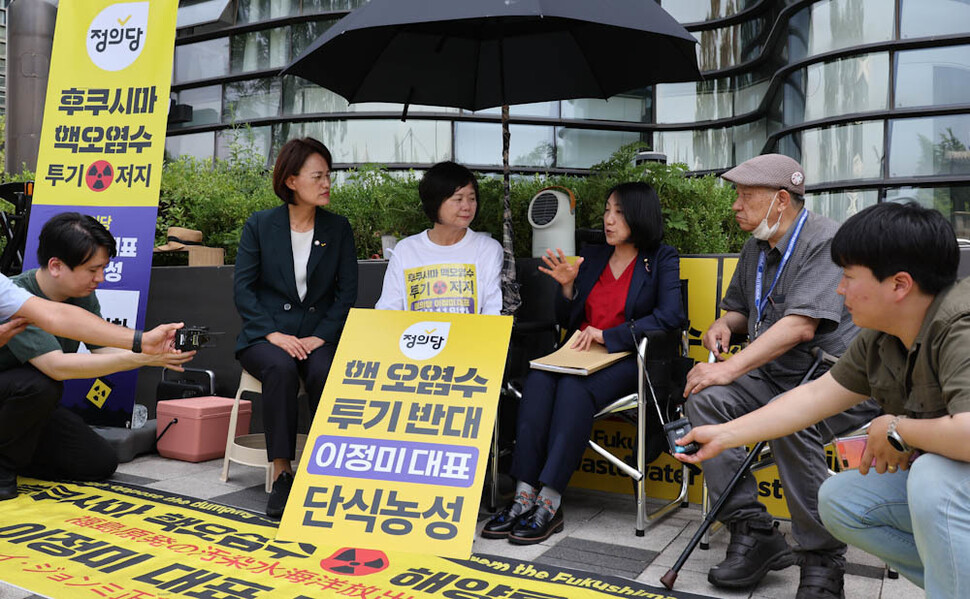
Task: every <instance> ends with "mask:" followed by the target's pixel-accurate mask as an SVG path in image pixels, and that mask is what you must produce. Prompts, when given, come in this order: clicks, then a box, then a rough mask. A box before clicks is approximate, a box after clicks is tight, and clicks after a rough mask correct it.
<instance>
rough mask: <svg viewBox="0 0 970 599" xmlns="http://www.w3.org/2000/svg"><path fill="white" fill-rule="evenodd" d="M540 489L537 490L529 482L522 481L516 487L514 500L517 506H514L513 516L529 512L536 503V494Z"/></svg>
mask: <svg viewBox="0 0 970 599" xmlns="http://www.w3.org/2000/svg"><path fill="white" fill-rule="evenodd" d="M538 491H539V489H536V488H535V487H533V486H532V485H530V484H529V483H527V482H522V481H521V480H520V481H519V482H518V483H517V484H516V485H515V497H514V498H513V499H512V500H513V501H514V502H515V505H513V506H512V515H513V516H518V515H519V514H521V513H523V512H526V511H528V510H529V509H530V508H531V507H532V506H533V505H535V502H536V493H538Z"/></svg>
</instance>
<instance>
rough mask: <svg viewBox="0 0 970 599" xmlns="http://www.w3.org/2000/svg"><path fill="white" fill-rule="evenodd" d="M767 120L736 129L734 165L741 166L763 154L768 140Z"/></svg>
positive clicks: (737, 126) (760, 120)
mask: <svg viewBox="0 0 970 599" xmlns="http://www.w3.org/2000/svg"><path fill="white" fill-rule="evenodd" d="M766 129H767V124H766V122H765V119H759V120H757V121H754V122H753V123H748V124H746V125H736V126H735V127H734V132H733V138H734V164H741V163H742V162H744V161H745V160H748V159H749V158H754V157H755V156H758V155H760V154H761V151H762V150H763V149H764V147H765V142H766V141H767V139H768V132H767V130H766Z"/></svg>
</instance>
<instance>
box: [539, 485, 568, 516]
mask: <svg viewBox="0 0 970 599" xmlns="http://www.w3.org/2000/svg"><path fill="white" fill-rule="evenodd" d="M536 503H538V504H539V507H540V508H542V509H544V510H549V513H551V514H555V513H556V510H558V509H559V504H560V503H562V493H560V492H559V491H557V490H555V489H553V488H552V487H542V491H540V492H539V497H537V498H536Z"/></svg>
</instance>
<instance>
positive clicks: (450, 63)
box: [283, 0, 700, 314]
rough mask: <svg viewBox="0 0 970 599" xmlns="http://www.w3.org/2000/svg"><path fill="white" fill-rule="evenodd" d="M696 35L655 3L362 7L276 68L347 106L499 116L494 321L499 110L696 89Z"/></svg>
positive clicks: (373, 2) (511, 302)
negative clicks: (653, 88) (660, 88)
mask: <svg viewBox="0 0 970 599" xmlns="http://www.w3.org/2000/svg"><path fill="white" fill-rule="evenodd" d="M696 43H697V42H696V40H695V39H694V37H693V36H692V35H691V34H690V33H688V32H687V30H685V29H684V28H683V27H682V26H681V25H680V24H678V23H677V21H675V20H674V19H673V17H671V16H670V15H669V14H667V13H666V12H665V11H664V10H663V9H662V8H661V7H660V5H659V4H658V3H657V2H655V1H654V0H370V1H369V2H368V3H367V4H365V5H363V6H361V7H360V8H358V9H357V10H355V11H354V12H352V13H350V14H349V15H347V16H346V17H344V18H343V19H341V20H340V21H338V22H337V23H336V24H334V26H333V27H331V28H330V29H329V30H327V32H326V33H324V34H323V35H322V36H321V37H320V38H319V39H318V40H316V41H315V42H314V43H313V44H311V45H310V46H309V47H308V48H307V49H306V51H305V52H303V54H302V55H301V56H300V57H299V58H297V59H296V60H295V61H293V62H292V63H291V64H290V65H289V66H288V67H286V68H285V69H284V70H283V74H289V75H297V76H300V77H303V78H304V79H307V80H309V81H311V82H313V83H316V84H318V85H320V86H323V87H325V88H327V89H329V90H331V91H334V92H336V93H338V94H340V95H341V96H343V97H344V98H346V99H347V100H348V101H349V102H350V103H356V102H398V103H402V104H404V105H405V108H404V111H405V115H406V114H407V107H408V106H409V105H410V104H427V105H432V106H450V107H456V108H464V109H466V110H480V109H483V108H491V107H495V106H503V110H502V127H503V135H502V138H503V151H502V159H503V166H504V172H505V205H504V223H503V246H504V248H505V264H504V266H503V270H502V283H503V289H502V291H503V293H502V295H503V313H505V314H512V313H514V312H515V309H516V308H517V307H518V305H519V303H520V302H519V295H518V285H517V284H516V283H515V261H514V255H513V253H512V216H511V208H510V198H509V165H508V143H509V133H508V105H509V104H526V103H530V102H545V101H550V100H568V99H572V98H608V97H610V96H614V95H616V94H618V93H622V92H626V91H629V90H632V89H637V88H641V87H644V86H646V85H651V84H653V83H658V82H674V81H693V80H696V79H700V72H699V70H698V68H697V59H696V55H695V52H694V46H695V44H696Z"/></svg>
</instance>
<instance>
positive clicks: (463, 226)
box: [375, 162, 502, 314]
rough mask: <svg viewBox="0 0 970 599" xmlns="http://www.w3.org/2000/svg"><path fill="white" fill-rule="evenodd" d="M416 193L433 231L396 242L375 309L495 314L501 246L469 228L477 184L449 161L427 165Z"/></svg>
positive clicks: (499, 296)
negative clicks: (427, 167)
mask: <svg viewBox="0 0 970 599" xmlns="http://www.w3.org/2000/svg"><path fill="white" fill-rule="evenodd" d="M418 195H419V196H421V205H422V207H423V208H424V212H425V214H427V215H428V218H429V219H431V222H432V227H431V228H430V229H426V230H425V231H423V232H421V233H418V234H417V235H412V236H410V237H407V238H405V239H402V240H401V241H400V242H398V244H397V246H395V247H394V250H393V252H392V254H391V259H390V262H389V263H388V265H387V271H386V272H385V273H384V286H383V288H382V290H381V297H380V299H379V300H377V305H376V306H375V307H376V308H377V309H378V310H415V311H420V312H453V313H459V314H498V313H499V311H500V310H501V309H502V289H501V284H500V278H499V277H500V275H501V272H502V246H501V245H500V244H499V243H498V242H497V241H495V240H494V239H492V238H491V237H490V236H488V235H487V234H483V233H476V232H475V231H472V230H471V229H469V228H468V227H469V225H470V224H471V222H472V220H473V219H474V218H475V214H477V212H478V181H477V180H476V179H475V175H474V174H473V173H472V172H471V171H470V170H468V169H467V168H465V167H463V166H461V165H460V164H455V163H454V162H439V163H438V164H436V165H434V166H433V167H431V169H430V170H428V172H427V173H425V175H424V177H423V178H422V179H421V183H420V184H419V185H418Z"/></svg>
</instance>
